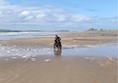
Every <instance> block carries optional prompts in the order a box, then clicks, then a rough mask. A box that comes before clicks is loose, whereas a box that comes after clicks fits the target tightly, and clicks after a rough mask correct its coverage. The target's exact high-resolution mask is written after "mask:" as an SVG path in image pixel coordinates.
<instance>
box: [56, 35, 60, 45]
mask: <svg viewBox="0 0 118 83" xmlns="http://www.w3.org/2000/svg"><path fill="white" fill-rule="evenodd" d="M58 41H59V42H60V41H61V38H60V37H59V36H58V35H55V43H57V42H58Z"/></svg>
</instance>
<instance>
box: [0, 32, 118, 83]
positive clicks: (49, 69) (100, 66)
mask: <svg viewBox="0 0 118 83" xmlns="http://www.w3.org/2000/svg"><path fill="white" fill-rule="evenodd" d="M59 35H60V36H61V37H62V44H63V45H85V44H89V45H91V44H101V43H111V42H117V33H111V32H110V33H108V32H107V33H105V32H97V33H94V32H86V33H78V32H65V33H59ZM53 40H54V37H47V38H45V37H43V38H40V37H37V38H25V39H15V40H4V41H0V44H2V45H8V46H10V45H20V46H21V45H25V46H27V45H28V46H33V45H37V46H38V45H39V46H51V47H52V46H53ZM117 66H118V65H117V58H113V57H111V56H106V57H105V56H104V57H93V56H91V57H88V56H82V55H81V56H80V55H79V54H78V55H77V56H47V55H42V56H39V57H30V58H18V57H17V58H14V59H13V58H12V59H11V57H4V58H0V83H117V78H118V77H117Z"/></svg>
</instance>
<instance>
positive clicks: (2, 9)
mask: <svg viewBox="0 0 118 83" xmlns="http://www.w3.org/2000/svg"><path fill="white" fill-rule="evenodd" d="M92 11H94V10H92ZM0 24H2V25H3V24H41V25H45V26H46V25H47V26H48V25H51V26H53V25H55V26H57V25H58V26H62V25H63V26H64V27H66V26H69V27H71V26H76V27H78V26H79V27H90V26H96V27H99V26H103V27H105V26H106V27H108V26H109V27H111V26H115V27H116V24H117V17H89V16H85V15H82V14H79V13H74V12H69V11H66V10H63V9H61V8H56V7H53V6H47V5H45V6H22V5H11V4H10V3H9V2H6V1H5V0H0Z"/></svg>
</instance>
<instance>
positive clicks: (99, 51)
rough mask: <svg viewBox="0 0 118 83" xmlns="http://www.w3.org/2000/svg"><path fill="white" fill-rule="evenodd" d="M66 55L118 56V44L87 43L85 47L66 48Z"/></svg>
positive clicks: (64, 52) (64, 53)
mask: <svg viewBox="0 0 118 83" xmlns="http://www.w3.org/2000/svg"><path fill="white" fill-rule="evenodd" d="M62 54H63V55H65V56H68V55H70V56H74V55H75V56H77V55H79V56H99V57H101V56H112V57H117V44H101V45H86V46H85V47H83V48H79V47H75V48H73V49H64V51H63V53H62Z"/></svg>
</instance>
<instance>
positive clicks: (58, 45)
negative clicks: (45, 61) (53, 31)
mask: <svg viewBox="0 0 118 83" xmlns="http://www.w3.org/2000/svg"><path fill="white" fill-rule="evenodd" d="M54 42H55V43H54V48H58V49H59V48H60V49H61V38H60V37H59V36H58V35H55V41H54Z"/></svg>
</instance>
